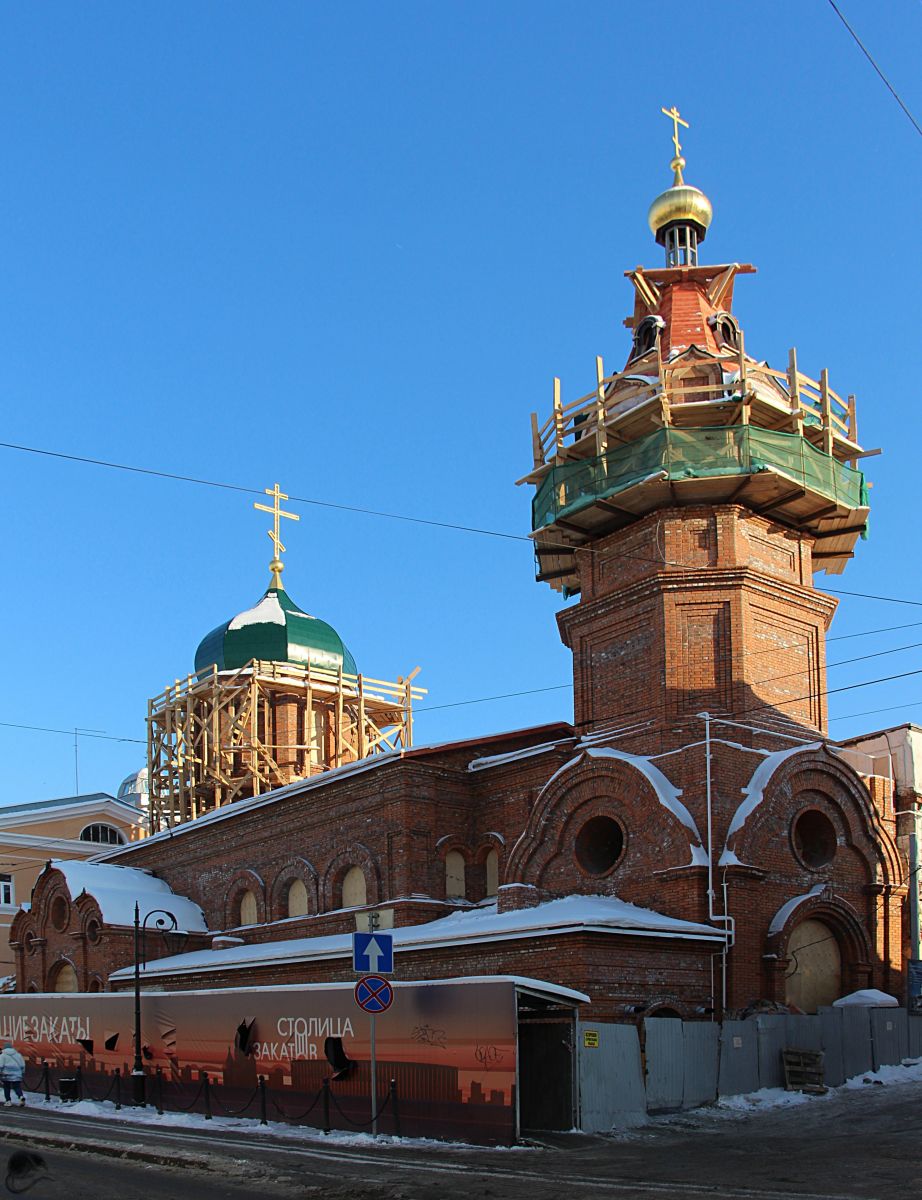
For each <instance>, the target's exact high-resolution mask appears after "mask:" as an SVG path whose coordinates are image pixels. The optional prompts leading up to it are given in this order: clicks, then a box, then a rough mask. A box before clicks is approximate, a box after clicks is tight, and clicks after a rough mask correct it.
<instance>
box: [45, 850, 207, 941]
mask: <svg viewBox="0 0 922 1200" xmlns="http://www.w3.org/2000/svg"><path fill="white" fill-rule="evenodd" d="M51 866H52V867H53V868H54V869H55V870H56V871H60V872H61V874H62V875H63V876H64V878H65V879H66V881H67V888H68V891H69V892H70V895H71V899H72V900H76V899H77V897H78V896H79V895H80V894H81V893H82V892H87V893H88V894H89V895H90V896H92V897H93V899H94V900H95V901H96V903H97V904H98V905H99V910H100V912H101V913H102V919H103V920H104V921H105V923H106V924H107V925H133V924H134V906H135V904H137V905H138V907H139V909H140V912H141V919H142V920H143V919H144V917H145V916H146V915H147V914H148V913H149V912H152V911H153V910H155V909H164V910H166V911H167V912H171V913H172V914H173V916H174V917H175V918H176V923H177V927H178V928H179V929H181V930H183V931H185V932H186V933H206V932H207V930H208V925H207V923H206V921H205V916H204V914H203V912H202V910H201V909H200V908H199V906H198V905H197V904H194V903H193V902H192V901H191V900H189V899H187V898H186V897H185V896H177V895H176V893H175V892H174V891H173V889H172V888H171V887H170V885H169V884H168V883H166V882H165V881H164V880H163V879H156V878H155V877H154V876H153V875H150V874H148V872H147V871H141V870H139V869H138V868H137V867H116V866H110V865H109V864H107V863H92V862H81V861H79V860H74V859H69V858H68V859H54V860H53V861H52V863H51Z"/></svg>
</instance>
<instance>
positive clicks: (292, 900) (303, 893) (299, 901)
mask: <svg viewBox="0 0 922 1200" xmlns="http://www.w3.org/2000/svg"><path fill="white" fill-rule="evenodd" d="M288 915H289V917H306V916H307V888H306V887H305V886H304V882H303V880H301V879H295V880H294V881H293V882H292V885H291V887H290V888H289V889H288Z"/></svg>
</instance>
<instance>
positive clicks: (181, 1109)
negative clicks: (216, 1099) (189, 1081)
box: [173, 1075, 205, 1112]
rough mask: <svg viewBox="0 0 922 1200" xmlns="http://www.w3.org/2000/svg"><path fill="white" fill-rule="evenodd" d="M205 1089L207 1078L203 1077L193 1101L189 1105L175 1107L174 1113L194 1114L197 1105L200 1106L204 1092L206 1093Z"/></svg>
mask: <svg viewBox="0 0 922 1200" xmlns="http://www.w3.org/2000/svg"><path fill="white" fill-rule="evenodd" d="M204 1089H205V1076H204V1075H203V1076H202V1078H201V1079H200V1080H199V1084H198V1091H197V1092H196V1093H195V1095H194V1096H193V1097H192V1099H191V1101H190V1102H189V1103H188V1104H177V1105H175V1106H174V1109H173V1111H174V1112H192V1110H193V1108H195V1106H196V1104H198V1102H199V1098H200V1096H201V1094H202V1092H203V1091H204Z"/></svg>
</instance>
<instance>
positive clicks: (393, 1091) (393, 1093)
mask: <svg viewBox="0 0 922 1200" xmlns="http://www.w3.org/2000/svg"><path fill="white" fill-rule="evenodd" d="M391 1112H392V1113H393V1114H394V1133H395V1134H396V1135H397V1137H400V1110H399V1109H398V1108H397V1080H396V1079H392V1080H391Z"/></svg>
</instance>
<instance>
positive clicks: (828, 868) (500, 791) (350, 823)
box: [12, 273, 906, 1020]
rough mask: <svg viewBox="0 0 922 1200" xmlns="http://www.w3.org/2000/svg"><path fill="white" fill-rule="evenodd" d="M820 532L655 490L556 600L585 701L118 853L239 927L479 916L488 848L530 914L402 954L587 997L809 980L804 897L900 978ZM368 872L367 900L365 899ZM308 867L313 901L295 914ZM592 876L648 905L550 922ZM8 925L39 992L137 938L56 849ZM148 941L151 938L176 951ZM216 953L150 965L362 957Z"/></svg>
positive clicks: (444, 970) (712, 999) (601, 1015)
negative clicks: (843, 690) (841, 680)
mask: <svg viewBox="0 0 922 1200" xmlns="http://www.w3.org/2000/svg"><path fill="white" fill-rule="evenodd" d="M664 274H668V273H664ZM664 287H665V299H664V301H663V304H662V306H661V310H660V311H661V313H662V314H663V316H664V319H665V322H666V330H665V333H664V337H663V343H662V350H663V352H664V353H665V352H667V351H668V350H669V348H670V347H671V346H672V347H678V346H680V345H681V346H686V345H690V344H691V342H693V341H695V339H696V338H697V337H698V334H699V333H700V334H701V337H700V338H698V341H697V344H698V345H704V346H705V348H706V349H707V350H708V351H709V352H710V351H713V350H714V349H715V347H716V343H715V341H714V338H713V336H712V334H711V333H710V326H709V324H708V318H707V312H706V311H705V309H706V307H707V305H706V303H705V300H704V299H703V296H704V293H703V291H702V289H701V287H698V285H697V284H696V285H694V286H691V285H690V284H686V283H681V282H680V283H677V284H676V285H675V288H674V294H673V292H670V290H669V288H668V287H666V285H664ZM683 288H684V291H683V290H682V289H683ZM677 314H678V315H677ZM680 317H681V322H683V324H682V328H681V329H678V328H674V329H672V328H671V325H670V322H671V321H672V320H673V318H675V321H679V318H680ZM699 326H700V329H699ZM696 331H697V332H696ZM702 339H703V340H702ZM725 482H726V481H725V480H724V481H723V483H724V484H725ZM746 486H747V485H746V484H745V482H744V483H742V484H740V486H739V489H738V490H739V492H740V494H741V495H742V493H743V491H744V489H745V487H746ZM702 494H703V493H702ZM734 494H735V493H734ZM789 499H790V495H788V496H786V497H785V500H786V501H787V500H789ZM832 507H833V508H835V505H833V506H832ZM813 552H814V539H813V538H812V537H811V536H810V534H809V533H807V532H804V531H802V530H799V529H798V528H796V527H793V526H792V525H791V524H790V523H788V524H780V523H778V522H776V521H775V520H774V519H773V518H772V516H771V514H770V513H768V512H763V513H762V514H761V515H759V514H757V513H755V512H753V511H751V510H750V509H749V508H747V507H746V506H745V504H744V503H743V502H742V500H740V501H739V502H733V501H727V500H726V499H724V500H723V501H722V502H720V503H717V502H713V503H706V502H704V500H702V501H701V502H700V503H698V502H697V501H696V502H695V503H694V504H693V505H689V504H688V503H686V504H685V505H684V506H682V507H679V506H677V505H672V506H666V507H662V506H661V507H659V508H657V509H656V510H655V511H652V512H648V513H647V515H644V516H641V517H639V518H638V519H637V520H635V521H633V523H631V524H628V525H627V526H626V527H624V528H620V529H618V530H616V531H615V532H610V533H607V534H603V535H600V536H598V537H596V538H595V539H594V540H592V541H591V542H590V543H589V544H586V545H583V546H581V548H579V549H577V550H576V552H575V553H576V562H577V566H578V572H579V581H580V599H579V602H578V603H577V604H575V605H573V606H571V607H568V608H565V609H564V610H563V611H562V612H561V613H560V615H559V617H558V623H559V627H560V634H561V636H562V638H563V640H564V642H565V644H566V645H567V646H568V647H570V649H571V650H572V652H573V672H574V724H573V725H572V726H570V725H563V724H562V725H555V726H547V727H543V728H540V729H533V730H526V731H522V732H519V733H514V734H504V735H498V736H495V737H492V738H484V739H482V740H479V741H470V742H464V743H454V744H450V745H446V746H443V747H437V748H433V749H422V750H411V751H407V752H403V753H401V754H399V755H394V756H392V757H389V758H381V759H378V760H377V761H375V762H371V761H366V762H365V763H359V764H357V765H351V766H348V767H345V768H342V769H340V770H336V771H331V772H327V773H326V774H324V775H321V776H316V777H314V778H308V779H305V780H304V781H302V782H300V783H295V784H293V785H291V786H290V787H288V788H285V789H282V790H281V791H278V792H276V793H271V794H270V795H268V796H263V797H260V798H257V799H253V800H242V801H239V802H237V803H235V804H232V805H228V806H227V807H226V808H224V809H219V810H217V811H215V812H212V813H210V814H208V816H206V817H203V818H200V819H199V820H197V821H192V822H190V823H188V824H186V825H183V826H180V827H179V828H177V829H176V831H175V832H174V833H173V834H171V835H165V834H160V835H158V836H157V837H155V838H151V839H149V840H147V841H146V842H140V843H136V844H134V845H131V846H128V847H123V848H119V849H118V850H116V851H113V852H111V853H109V854H108V855H107V856H106V862H108V863H110V864H122V865H125V866H130V867H135V868H145V869H147V870H149V871H152V872H154V873H156V874H157V875H158V876H159V877H160V878H161V879H163V880H165V881H166V882H167V883H168V884H169V885H170V886H171V888H172V889H173V891H174V892H175V893H178V894H180V895H182V896H185V897H188V898H190V899H191V900H193V901H195V902H196V903H197V904H199V905H200V906H201V908H202V909H203V911H204V913H205V917H206V919H207V924H208V928H209V930H210V931H213V932H214V933H219V932H220V933H224V934H232V935H235V936H237V937H239V938H241V939H243V940H244V941H245V942H248V943H266V942H288V943H292V944H293V943H294V940H295V939H310V938H321V937H327V936H328V935H330V934H345V933H348V932H351V931H352V930H353V929H354V928H355V924H356V915H357V912H358V914H359V915H360V916H361V914H362V913H363V912H366V911H369V910H372V909H379V910H385V911H386V912H387V914H388V917H389V918H390V917H392V919H393V923H394V925H395V926H396V927H398V928H406V927H415V928H416V929H417V930H419V929H420V928H422V929H425V928H426V924H427V923H432V928H433V930H437V929H438V922H439V918H441V917H443V916H445V915H446V914H449V913H452V912H457V911H470V912H475V911H477V909H476V906H478V905H480V906H482V911H483V912H484V914H487V915H488V913H489V910H488V908H487V902H488V901H489V899H490V897H489V895H488V893H489V892H491V891H492V890H493V889H492V888H491V887H490V886H489V881H490V879H491V878H492V877H493V873H494V872H495V876H496V881H497V882H498V884H499V888H498V895H497V898H496V909H497V910H498V914H503V913H515V912H518V913H522V914H530V913H532V914H534V915H535V919H536V923H535V925H534V927H533V928H531V929H526V927H525V925H522V926H521V928H518V927H517V930H516V931H514V932H512V933H510V932H508V930H507V932H505V933H503V934H502V935H500V934H499V933H496V935H495V936H494V935H491V936H488V937H482V938H478V939H477V940H472V941H470V942H469V944H454V945H450V946H449V945H442V946H439V945H436V944H433V945H432V946H430V947H426V946H414V947H408V948H407V949H406V950H404V951H402V952H401V953H399V954H398V955H397V959H396V976H397V978H398V979H420V978H430V977H440V978H444V977H450V976H452V975H456V974H464V975H480V974H489V973H505V974H516V975H525V976H531V977H537V978H541V979H546V980H549V981H551V982H554V983H559V984H563V985H566V986H569V987H573V988H576V989H579V990H581V991H585V992H587V993H588V994H589V995H590V997H591V999H592V1010H591V1011H592V1015H593V1017H594V1018H595V1019H602V1020H605V1019H608V1020H628V1019H633V1017H634V1016H635V1015H636V1014H638V1013H645V1012H654V1011H662V1010H664V1009H666V1010H669V1011H672V1012H677V1013H680V1014H681V1015H683V1016H686V1017H691V1016H694V1015H696V1014H698V1015H702V1016H704V1015H706V1016H710V1015H711V1014H712V1013H713V1012H715V1011H717V1012H718V1013H719V1012H722V1011H733V1010H741V1009H744V1008H746V1007H747V1006H749V1005H751V1004H752V1003H754V1002H758V1001H776V1002H784V1001H785V1000H786V999H790V998H791V997H792V996H803V995H809V994H811V993H810V992H809V987H811V986H813V981H812V980H811V978H808V976H809V975H810V971H812V970H814V969H815V970H819V967H816V968H814V967H810V968H809V969H808V968H807V967H806V966H805V965H804V964H805V963H806V962H807V961H808V960H810V961H812V959H811V956H810V955H807V954H806V950H807V949H809V945H810V944H811V943H809V942H808V943H806V944H805V943H804V936H803V930H804V928H805V923H806V922H812V923H814V924H811V925H809V926H808V927H807V928H808V929H810V930H816V929H818V930H821V931H825V932H824V933H822V939H825V940H826V941H827V942H828V947H827V950H828V954H827V957H826V958H825V959H824V960H823V961H824V962H825V964H826V965H825V966H824V967H823V970H824V971H826V972H827V975H826V976H824V978H825V979H826V980H827V981H828V980H829V979H832V978H833V976H834V979H835V986H836V987H837V988H839V989H840V992H847V991H851V990H853V989H856V988H859V987H878V988H881V989H883V990H886V991H889V992H892V993H895V994H898V995H899V994H901V990H902V987H903V961H904V955H905V946H904V941H905V937H904V932H903V925H904V921H903V907H904V901H905V895H906V867H905V863H904V860H903V859H902V857H901V855H900V853H899V852H898V850H897V843H896V826H895V817H894V809H893V803H892V797H891V796H890V793H889V790H888V789H887V788H886V787H883V786H881V785H880V783H879V781H877V782H875V784H874V791H873V794H872V793H871V792H869V790H868V787H867V786H866V784H865V782H864V781H863V780H862V778H861V777H859V775H858V774H857V773H856V771H855V770H854V769H853V768H852V767H851V766H849V765H848V764H847V763H846V762H845V761H843V759H842V758H841V757H840V756H839V755H837V753H836V752H835V750H834V749H833V748H831V747H830V746H829V745H827V744H826V742H825V740H824V731H825V724H826V705H825V698H824V693H825V634H826V631H827V629H828V627H829V624H830V621H831V620H832V616H833V613H834V611H835V607H836V603H835V601H834V600H832V599H830V598H829V597H828V596H825V595H823V594H822V593H821V592H819V591H817V590H816V589H815V588H814V586H813V562H812V555H813ZM827 557H828V555H827ZM282 740H283V741H285V740H286V739H284V738H283V739H282ZM458 856H460V859H461V860H463V864H464V868H463V875H464V885H463V895H458V894H457V890H458V888H459V886H460V885H459V883H458V880H459V878H460V875H459V867H458V861H459V860H458ZM357 878H358V879H359V881H360V883H361V884H362V886H363V887H364V892H365V900H364V903H355V901H354V899H353V901H352V903H351V904H349V903H348V899H349V897H350V896H353V895H354V893H353V892H351V891H349V889H350V888H352V887H354V886H355V881H356V879H357ZM449 880H451V882H449ZM296 881H300V882H299V883H298V885H297V887H296V888H295V891H296V892H297V893H298V895H300V896H303V894H304V893H306V897H307V900H306V908H307V911H306V913H301V914H300V915H289V906H290V904H291V896H292V895H294V892H293V891H292V886H293V885H294V884H295V883H296ZM300 885H303V892H302V890H301V886H300ZM345 893H348V896H347V895H346V894H345ZM574 895H577V896H603V897H608V898H610V899H611V900H614V899H617V900H618V901H624V902H627V903H629V904H631V905H635V906H638V908H639V909H641V910H644V911H645V912H646V916H643V914H641V915H640V916H636V917H635V916H633V915H632V914H631V913H628V914H627V915H626V917H625V919H626V920H627V921H628V927H620V926H618V923H617V921H616V920H615V919H614V918H613V919H612V922H610V923H608V924H606V925H604V927H598V925H597V924H593V922H592V921H587V922H576V923H574V924H573V926H572V927H570V928H554V929H545V930H542V928H541V927H540V914H541V913H542V911H543V910H542V904H544V902H547V901H552V900H554V899H557V898H561V897H569V896H574ZM248 905H249V906H251V907H249V908H248V907H246V906H248ZM612 911H613V912H614V907H612ZM246 915H249V917H250V919H249V920H247V921H246V924H245V926H244V925H243V924H242V921H243V918H244V916H246ZM622 915H624V914H623V913H622ZM667 919H668V920H667ZM631 921H633V922H634V924H633V925H631V924H630V922H631ZM669 921H671V922H672V925H669ZM675 922H688V923H691V924H690V925H689V926H688V927H687V928H685V929H684V931H683V930H678V929H677V928H676V927H675ZM526 924H527V922H526ZM702 926H704V927H706V928H705V929H704V930H702V928H701V927H702ZM88 929H92V936H90V934H89V933H88ZM12 936H13V941H14V943H15V945H16V949H17V953H18V961H19V974H18V984H19V989H20V990H22V991H26V990H29V989H39V990H44V989H53V988H54V987H55V985H56V979H57V978H58V973H59V972H60V971H61V969H62V963H64V962H65V961H66V962H68V963H70V964H72V965H73V967H74V969H75V971H76V974H77V979H78V984H79V986H80V987H81V988H84V989H89V988H92V987H102V986H111V985H112V984H111V981H110V980H109V975H110V973H111V972H112V970H113V969H114V968H117V967H123V966H126V965H128V964H130V963H131V961H132V946H131V937H130V931H127V930H126V929H125V928H124V927H121V928H107V927H105V926H104V925H102V924H101V914H100V912H99V909H98V906H95V901H94V900H93V898H92V897H91V896H83V897H81V898H77V897H70V896H69V895H68V894H67V893H66V886H65V885H64V882H63V878H62V877H61V875H60V873H59V872H55V871H54V870H53V869H50V870H48V871H47V872H46V873H45V875H44V876H43V877H42V879H41V880H40V881H39V884H38V886H37V888H36V893H35V897H34V903H33V905H32V908H31V910H30V911H23V912H21V913H20V914H19V916H18V917H17V918H16V921H15V923H14V926H13V935H12ZM798 939H799V940H798ZM150 942H151V945H150V946H149V956H150V957H151V958H158V957H162V956H163V955H164V954H165V953H166V952H167V949H168V948H167V947H166V946H165V945H163V944H162V942H161V941H160V940H159V939H158V938H157V937H152V938H151V939H150ZM209 943H210V939H208V938H206V937H204V936H198V938H197V945H198V946H201V945H207V944H209ZM195 948H197V947H196V945H195V944H190V945H189V946H188V947H187V949H195ZM223 953H224V952H223V951H221V950H215V951H214V960H213V963H210V964H206V965H200V966H198V967H197V968H196V969H195V971H194V972H192V973H186V972H185V971H184V970H183V968H182V964H181V963H179V962H176V963H174V964H172V967H173V968H175V970H173V969H172V968H171V971H170V973H169V974H166V975H163V976H160V977H158V981H157V982H158V986H166V987H176V988H186V987H195V986H209V987H213V986H231V985H242V984H254V983H266V984H270V983H272V984H274V983H288V982H293V981H329V980H335V979H343V978H349V977H350V975H351V970H350V963H349V961H348V960H347V958H346V956H345V954H346V952H345V950H344V949H343V948H342V946H341V947H340V948H339V949H338V950H335V951H330V952H329V953H326V952H324V954H323V955H320V956H318V955H317V954H314V953H313V952H312V949H311V944H310V942H308V941H306V940H305V941H304V943H303V946H302V947H301V948H300V950H299V952H298V954H299V956H296V957H295V958H293V959H291V960H289V961H285V962H274V963H273V962H269V963H263V964H260V963H252V964H250V965H249V966H248V967H247V968H246V969H245V970H243V969H238V968H235V969H231V966H229V965H226V963H227V955H226V954H225V957H223V958H222V954H223ZM830 955H831V956H832V957H831V958H830V957H829V956H830ZM830 962H831V963H832V964H833V965H832V966H830V965H829V964H830ZM792 980H794V982H792ZM125 982H126V981H125V980H119V981H118V983H119V986H124V985H125ZM795 984H796V988H799V989H804V988H805V989H807V990H806V991H803V990H796V989H795ZM829 986H832V985H831V984H830V985H829ZM792 989H795V990H792Z"/></svg>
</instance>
